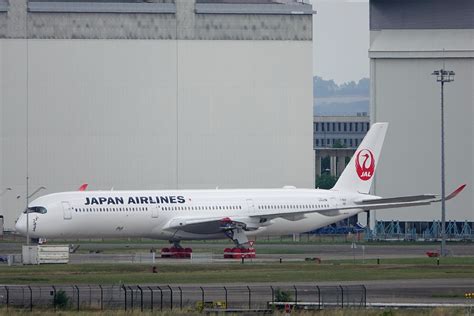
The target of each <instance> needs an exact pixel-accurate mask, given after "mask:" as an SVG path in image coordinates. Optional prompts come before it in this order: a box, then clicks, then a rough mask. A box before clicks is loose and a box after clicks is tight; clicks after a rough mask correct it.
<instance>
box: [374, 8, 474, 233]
mask: <svg viewBox="0 0 474 316" xmlns="http://www.w3.org/2000/svg"><path fill="white" fill-rule="evenodd" d="M473 16H474V1H472V0H453V1H445V0H431V1H424V0H393V1H392V0H389V1H388V0H371V1H370V48H369V57H370V77H371V78H370V79H371V89H370V92H371V109H370V113H371V119H372V121H373V122H383V121H386V122H389V123H390V126H389V130H388V133H387V136H386V138H385V146H384V149H383V153H382V157H381V159H380V164H379V166H378V170H377V172H376V173H375V182H374V193H375V194H377V195H381V196H398V195H407V194H419V193H438V194H439V193H441V170H440V169H441V152H440V151H441V139H440V135H441V121H440V83H439V82H436V77H435V76H433V75H432V73H433V71H434V70H439V69H441V68H442V67H445V69H447V70H452V71H454V72H455V73H456V75H455V78H454V82H451V83H446V84H445V88H444V101H445V103H444V108H445V141H446V150H445V153H446V160H445V162H446V193H449V192H450V191H451V190H453V189H455V188H456V187H457V186H458V185H460V184H463V183H466V184H467V189H466V190H465V191H464V192H462V194H460V195H459V196H458V197H457V198H456V199H454V200H452V201H449V202H448V203H447V204H446V220H447V221H456V222H458V223H459V222H461V223H464V222H465V221H467V222H471V223H472V222H474V211H473V209H474V194H473V184H474V182H473V179H474V156H473V155H474V143H473V135H474V123H473V119H474V116H473V113H474V92H473V87H474V40H473V39H474V19H473ZM372 218H373V219H376V220H378V221H384V222H391V221H400V222H403V223H405V222H407V223H408V224H409V225H411V224H410V223H415V222H416V223H426V222H429V223H431V222H433V221H437V220H440V218H441V205H440V204H432V205H429V206H421V207H416V208H404V209H397V210H383V211H376V214H375V216H372ZM373 225H374V223H372V227H374V226H373ZM409 225H408V226H407V227H409ZM413 227H416V228H417V230H418V233H420V231H422V230H423V229H424V228H419V227H422V226H420V225H418V224H417V225H415V226H413ZM472 228H474V226H473V227H472Z"/></svg>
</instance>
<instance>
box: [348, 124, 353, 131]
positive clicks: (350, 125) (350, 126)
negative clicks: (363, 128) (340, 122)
mask: <svg viewBox="0 0 474 316" xmlns="http://www.w3.org/2000/svg"><path fill="white" fill-rule="evenodd" d="M349 132H352V123H349Z"/></svg>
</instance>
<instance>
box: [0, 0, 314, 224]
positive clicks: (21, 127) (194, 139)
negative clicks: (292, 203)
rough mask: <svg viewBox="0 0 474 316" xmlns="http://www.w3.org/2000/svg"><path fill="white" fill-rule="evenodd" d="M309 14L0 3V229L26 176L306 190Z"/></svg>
mask: <svg viewBox="0 0 474 316" xmlns="http://www.w3.org/2000/svg"><path fill="white" fill-rule="evenodd" d="M312 14H313V11H312V7H311V5H308V4H304V3H301V2H300V1H296V0H294V1H293V0H286V1H276V0H275V1H272V0H233V1H231V0H212V1H210V0H175V1H174V0H153V1H137V0H114V1H110V0H100V1H92V0H81V1H74V0H62V1H61V0H55V1H50V0H29V1H27V0H15V1H11V0H10V1H7V0H0V74H1V77H0V81H1V83H0V95H1V98H0V194H1V196H0V215H1V214H3V215H4V216H5V228H6V229H11V228H13V226H14V221H15V219H16V218H17V216H18V215H19V213H20V212H21V211H22V210H23V209H24V208H25V196H26V177H27V175H28V177H29V192H30V193H33V192H34V191H36V189H38V188H41V187H45V188H46V189H44V190H42V191H41V192H39V193H38V195H40V194H45V193H50V192H57V191H66V190H76V189H77V188H78V187H79V186H80V185H81V184H82V183H89V184H90V186H89V188H90V189H105V190H110V189H112V188H113V189H115V190H120V189H185V188H216V187H219V188H231V187H281V186H284V185H295V186H297V187H314V155H313V148H312V142H313V140H312V135H313V130H312ZM7 188H11V190H8V191H7V190H6V189H7ZM38 195H35V196H38Z"/></svg>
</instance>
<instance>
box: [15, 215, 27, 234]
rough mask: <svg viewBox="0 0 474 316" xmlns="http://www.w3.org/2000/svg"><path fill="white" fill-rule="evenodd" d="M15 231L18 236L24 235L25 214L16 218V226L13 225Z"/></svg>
mask: <svg viewBox="0 0 474 316" xmlns="http://www.w3.org/2000/svg"><path fill="white" fill-rule="evenodd" d="M15 229H16V231H17V232H19V233H20V234H22V235H24V234H26V216H25V214H21V215H20V217H18V219H17V221H16V224H15Z"/></svg>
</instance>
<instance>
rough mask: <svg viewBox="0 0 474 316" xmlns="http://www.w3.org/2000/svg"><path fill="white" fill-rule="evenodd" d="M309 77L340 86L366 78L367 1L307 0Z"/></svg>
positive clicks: (367, 43) (367, 60)
mask: <svg viewBox="0 0 474 316" xmlns="http://www.w3.org/2000/svg"><path fill="white" fill-rule="evenodd" d="M310 2H311V3H312V4H313V10H314V11H317V14H315V15H313V74H314V75H315V76H320V77H323V78H324V79H326V80H328V79H333V80H334V81H335V82H336V83H338V84H340V83H343V82H346V81H351V80H354V81H356V82H357V81H358V80H359V79H361V78H363V77H369V58H368V49H369V2H368V0H311V1H310Z"/></svg>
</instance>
